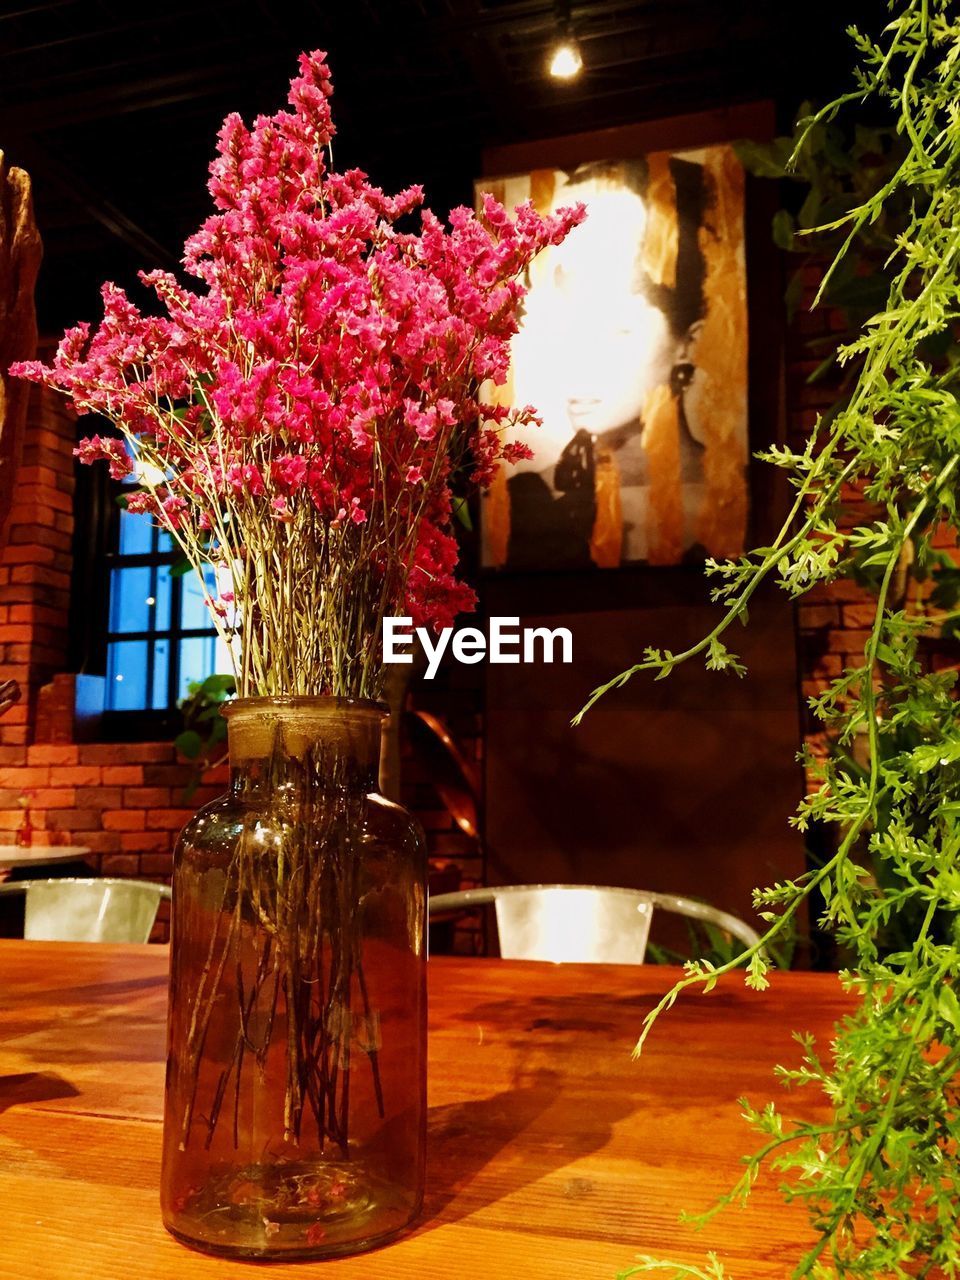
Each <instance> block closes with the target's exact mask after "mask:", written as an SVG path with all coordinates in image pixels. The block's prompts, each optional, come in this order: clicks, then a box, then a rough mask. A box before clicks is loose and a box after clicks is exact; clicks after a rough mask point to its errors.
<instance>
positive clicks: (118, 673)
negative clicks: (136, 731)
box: [106, 640, 147, 711]
mask: <svg viewBox="0 0 960 1280" xmlns="http://www.w3.org/2000/svg"><path fill="white" fill-rule="evenodd" d="M106 703H107V710H108V711H142V710H143V708H144V707H145V706H146V705H147V641H146V640H120V641H116V642H115V643H113V644H111V645H108V646H107V696H106Z"/></svg>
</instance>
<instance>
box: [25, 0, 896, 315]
mask: <svg viewBox="0 0 960 1280" xmlns="http://www.w3.org/2000/svg"><path fill="white" fill-rule="evenodd" d="M860 7H862V6H861V5H860V4H858V3H857V2H856V0H833V2H832V3H828V2H827V0H805V3H804V5H802V6H786V5H785V4H784V3H782V0H637V2H634V3H627V2H625V0H585V2H583V3H574V4H573V5H572V13H571V17H572V22H573V28H574V31H575V34H576V36H577V38H578V39H579V41H580V44H581V47H582V50H583V57H584V64H585V70H584V74H583V75H582V76H581V77H580V78H579V79H578V80H576V81H575V82H572V83H567V84H564V83H559V82H556V81H553V80H551V79H550V78H549V77H548V76H547V75H546V74H545V67H546V60H547V53H548V50H549V48H550V45H551V44H552V42H553V41H554V39H555V37H556V32H557V18H556V13H557V10H556V7H555V4H554V3H553V0H288V2H286V3H285V2H284V0H231V2H230V3H227V2H226V0H165V3H163V4H156V3H154V4H150V5H147V4H143V3H131V2H130V0H3V3H2V4H0V148H3V149H5V150H6V151H7V152H8V154H9V155H10V157H11V158H12V159H13V160H14V162H15V163H19V164H22V165H23V166H25V167H27V168H28V169H30V171H31V172H32V173H33V176H34V182H35V189H36V201H37V211H38V219H39V222H40V226H41V231H42V233H43V236H44V240H45V243H46V250H47V256H46V263H45V267H44V270H43V273H42V278H41V292H40V303H41V321H42V323H43V324H44V325H45V326H46V327H47V328H48V329H53V328H55V327H59V326H61V325H62V324H64V323H66V322H72V321H73V320H74V319H76V318H77V317H79V316H81V315H90V314H94V313H95V312H96V296H95V294H96V289H97V286H98V284H99V281H100V280H101V279H102V278H103V277H104V276H105V275H110V276H113V277H115V278H118V279H120V280H121V281H122V282H124V283H128V282H129V281H130V280H131V279H132V277H133V273H134V272H135V270H136V269H137V268H138V267H141V266H151V265H158V264H164V265H172V264H174V263H175V262H176V261H177V260H178V257H179V252H180V246H181V244H182V241H183V239H184V237H185V235H187V234H188V233H189V232H190V231H191V230H192V229H193V227H194V226H195V225H196V224H197V223H198V222H199V221H200V219H201V218H202V217H203V216H204V214H205V212H206V196H205V191H204V181H205V172H206V166H207V163H208V161H209V158H210V155H211V152H212V148H213V141H214V138H215V134H216V131H217V128H218V126H219V123H220V121H221V120H222V118H223V117H224V115H225V114H226V113H227V112H228V111H231V110H239V111H241V112H242V113H244V115H246V116H248V117H249V116H251V115H253V114H255V113H256V112H258V111H268V112H269V111H273V110H275V109H276V108H277V107H278V106H279V105H280V104H281V103H282V101H283V99H284V96H285V85H286V81H287V80H288V79H289V77H290V75H291V74H292V73H293V70H294V67H295V61H296V55H297V53H298V52H299V51H300V50H301V49H303V48H316V47H320V48H325V49H327V50H329V53H330V61H331V64H332V67H333V72H334V79H335V84H336V99H335V118H336V120H337V123H338V129H339V137H338V140H337V144H336V158H337V161H338V163H340V164H347V165H354V164H356V165H359V166H361V167H363V168H365V169H367V170H368V171H369V172H370V173H371V174H373V176H374V177H375V178H376V180H377V181H379V182H381V183H382V184H383V185H385V186H395V185H399V184H401V183H403V182H405V181H412V180H422V181H424V182H425V185H426V187H427V195H428V199H429V201H430V203H431V204H432V205H433V207H434V208H435V209H436V210H437V211H438V212H445V211H446V210H447V209H449V207H450V206H451V205H452V204H455V203H458V202H461V201H464V200H469V198H470V189H471V188H470V184H471V180H472V178H473V176H474V174H475V173H476V172H478V165H479V160H480V152H481V150H482V148H483V147H484V146H489V145H495V144H502V143H505V142H510V141H520V140H528V139H537V138H546V137H551V136H554V135H557V134H561V133H570V132H576V131H579V130H584V129H596V128H602V127H606V126H612V125H617V124H623V123H627V122H631V121H638V120H650V119H656V118H658V117H663V116H669V115H674V114H677V113H679V112H686V111H697V110H701V109H705V108H709V107H714V106H718V105H721V104H728V103H733V102H745V101H750V100H753V99H757V98H768V97H769V98H774V99H775V100H776V102H777V103H778V107H779V109H780V113H781V116H782V118H783V119H784V120H787V119H788V118H789V116H790V114H791V113H792V111H793V109H794V108H795V106H796V105H797V103H798V102H799V101H800V100H801V98H803V97H805V96H813V97H816V96H818V95H822V94H823V93H825V92H828V91H829V90H830V89H831V88H833V87H834V85H835V84H837V83H840V84H843V73H844V68H845V66H846V65H848V63H849V60H850V53H849V46H848V44H847V41H846V39H845V37H844V35H843V27H844V25H845V24H846V22H848V21H849V20H850V18H851V16H854V14H853V11H854V10H856V9H858V8H860ZM869 7H871V6H868V8H869ZM872 8H873V10H874V11H876V10H877V9H880V8H882V6H879V5H877V4H876V0H874V3H873V5H872Z"/></svg>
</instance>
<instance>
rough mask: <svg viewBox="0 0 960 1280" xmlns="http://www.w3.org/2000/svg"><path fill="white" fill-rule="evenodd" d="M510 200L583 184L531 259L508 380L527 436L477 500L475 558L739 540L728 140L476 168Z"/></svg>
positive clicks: (742, 371)
mask: <svg viewBox="0 0 960 1280" xmlns="http://www.w3.org/2000/svg"><path fill="white" fill-rule="evenodd" d="M476 187H477V193H478V199H479V193H480V192H483V191H490V192H491V193H492V194H493V195H494V196H495V197H496V198H497V199H498V200H500V201H501V202H502V203H503V204H504V205H506V206H507V207H508V208H513V207H515V206H516V205H517V204H520V203H521V202H523V201H525V200H530V201H532V202H533V204H534V206H535V207H536V208H537V209H538V210H539V211H542V212H552V211H554V210H555V209H557V208H559V207H560V206H562V205H568V204H571V203H574V202H576V201H582V202H583V203H584V204H585V205H586V208H587V218H586V221H585V222H584V223H583V224H582V225H581V226H579V227H576V228H574V230H573V231H572V232H571V234H570V235H569V236H568V237H567V240H566V241H565V242H564V243H563V244H562V245H560V246H558V247H556V248H549V249H547V250H545V251H544V252H543V253H542V254H541V255H540V256H539V257H538V258H537V259H536V261H535V262H534V263H533V265H532V267H531V269H530V272H529V278H528V280H527V284H528V286H529V293H528V295H527V297H526V300H525V304H524V312H523V316H522V318H521V322H520V331H519V332H518V333H517V335H516V337H515V338H514V340H513V346H512V362H511V370H510V375H509V378H508V382H507V385H506V386H503V387H492V386H491V387H488V388H487V394H488V398H489V399H491V400H492V401H493V402H494V403H496V402H499V401H502V402H505V403H512V404H519V405H523V404H527V403H529V404H532V405H535V406H536V408H537V410H538V412H539V414H540V416H541V417H542V420H543V421H542V425H541V426H539V427H530V428H528V429H526V430H525V431H524V433H523V435H522V436H516V437H515V438H517V439H521V440H522V443H524V444H526V445H527V446H528V447H529V448H530V449H531V450H532V453H533V456H532V458H530V459H529V460H526V461H522V462H520V463H518V464H517V465H516V466H513V467H509V468H502V469H501V470H500V471H499V472H498V474H497V476H496V477H495V480H494V484H493V485H492V487H491V490H490V492H489V494H488V495H487V496H486V498H485V499H484V503H483V512H482V520H483V563H484V564H485V565H486V566H489V567H507V568H517V569H545V568H558V569H559V568H565V569H573V568H589V567H591V566H596V567H598V568H615V567H617V566H618V565H621V564H628V563H641V562H646V563H648V564H651V565H676V564H681V563H683V562H685V561H702V560H703V559H704V558H705V557H707V556H713V557H718V558H720V557H727V556H736V555H738V554H739V553H740V552H741V551H742V549H743V544H744V537H745V530H746V519H747V475H746V464H747V458H748V444H747V301H746V269H745V262H744V231H743V170H742V168H741V166H740V163H739V161H738V160H737V158H736V156H735V154H734V152H733V150H732V148H730V147H728V146H713V147H708V148H704V149H702V150H698V151H686V152H681V153H676V154H673V153H669V152H654V153H650V154H648V155H647V156H645V157H643V158H642V159H636V160H624V161H613V162H602V163H592V164H587V165H583V166H581V167H579V168H577V169H575V170H573V171H572V172H562V171H559V170H553V169H549V170H538V171H535V172H532V173H529V174H524V175H520V176H515V177H508V178H500V179H484V180H482V181H480V182H478V183H477V184H476Z"/></svg>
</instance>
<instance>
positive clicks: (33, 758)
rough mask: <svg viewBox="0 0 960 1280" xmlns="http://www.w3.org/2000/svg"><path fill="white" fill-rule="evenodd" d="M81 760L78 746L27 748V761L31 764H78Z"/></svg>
mask: <svg viewBox="0 0 960 1280" xmlns="http://www.w3.org/2000/svg"><path fill="white" fill-rule="evenodd" d="M79 758H80V748H79V747H76V746H47V745H44V744H41V745H39V746H33V747H27V761H28V762H29V763H30V764H76V763H77V760H78V759H79Z"/></svg>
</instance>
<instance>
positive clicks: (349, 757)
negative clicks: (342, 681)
mask: <svg viewBox="0 0 960 1280" xmlns="http://www.w3.org/2000/svg"><path fill="white" fill-rule="evenodd" d="M224 714H225V716H226V717H227V737H228V743H229V748H230V785H231V789H232V790H233V791H234V792H235V793H236V792H240V791H244V792H248V791H250V790H251V789H255V790H258V791H259V790H271V789H275V788H276V787H278V786H288V785H289V784H291V782H293V783H295V780H296V779H297V778H303V779H304V780H309V781H310V784H311V785H320V786H324V785H329V786H331V787H336V788H338V789H349V790H362V791H367V792H369V791H375V790H376V789H377V773H378V768H379V763H380V736H381V730H382V727H383V721H384V719H385V716H386V709H385V708H384V707H383V706H381V705H380V704H379V703H376V702H365V701H358V700H353V699H350V698H238V699H237V700H236V701H235V702H231V703H229V704H228V705H227V706H226V707H225V708H224Z"/></svg>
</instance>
